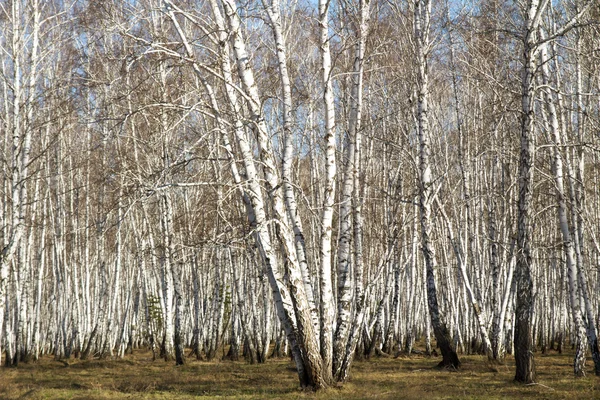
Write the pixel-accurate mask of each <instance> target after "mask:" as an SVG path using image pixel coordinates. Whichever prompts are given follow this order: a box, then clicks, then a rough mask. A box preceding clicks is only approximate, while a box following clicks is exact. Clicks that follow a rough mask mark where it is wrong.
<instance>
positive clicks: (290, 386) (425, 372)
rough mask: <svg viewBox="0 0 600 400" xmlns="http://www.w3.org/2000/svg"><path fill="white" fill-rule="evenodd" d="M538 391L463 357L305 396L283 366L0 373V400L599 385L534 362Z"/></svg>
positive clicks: (371, 369)
mask: <svg viewBox="0 0 600 400" xmlns="http://www.w3.org/2000/svg"><path fill="white" fill-rule="evenodd" d="M535 359H536V363H537V371H538V383H536V384H533V385H522V384H517V383H514V382H513V381H512V379H513V376H514V363H513V360H512V359H511V358H509V359H507V363H506V365H502V366H491V365H490V364H488V362H487V361H486V359H485V358H484V357H482V356H462V357H461V361H462V363H463V365H462V368H461V370H460V371H458V372H453V371H448V370H438V369H436V368H434V367H435V365H436V364H437V362H438V361H439V359H436V358H435V357H433V358H428V357H421V356H412V357H410V358H408V357H399V358H375V359H371V360H368V361H357V362H355V363H354V365H353V367H352V375H351V378H350V380H349V381H348V382H347V383H346V384H344V385H342V386H341V387H338V388H331V389H328V390H325V391H322V392H319V393H312V392H302V391H301V390H300V389H299V387H298V381H297V375H296V373H295V370H294V367H293V364H292V363H291V362H290V361H289V360H287V359H278V360H269V361H268V362H267V363H266V364H263V365H249V364H247V363H244V362H231V361H218V362H201V361H195V360H188V364H187V365H185V366H179V367H177V366H175V365H174V363H166V362H164V361H161V360H157V361H152V360H151V353H149V352H146V351H142V350H140V351H137V352H136V353H135V354H133V355H127V356H126V357H125V358H124V359H121V360H89V361H80V360H67V361H55V360H54V359H53V358H51V357H47V358H44V359H41V360H40V361H38V362H36V363H29V364H20V365H19V366H18V367H17V368H4V367H3V368H0V399H7V400H8V399H86V400H87V399H166V400H170V399H192V398H198V397H203V398H219V399H223V398H229V399H327V400H333V399H420V400H426V399H515V398H526V399H600V377H596V376H595V375H594V374H593V371H592V363H591V361H590V360H588V374H587V376H586V377H584V378H574V376H573V372H572V370H573V368H572V359H573V356H572V354H557V353H554V352H552V353H550V354H547V355H543V354H540V353H536V355H535Z"/></svg>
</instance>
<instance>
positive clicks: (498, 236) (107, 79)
mask: <svg viewBox="0 0 600 400" xmlns="http://www.w3.org/2000/svg"><path fill="white" fill-rule="evenodd" d="M599 21H600V4H599V3H598V2H597V1H594V0H587V1H586V0H563V1H551V0H550V1H549V0H522V1H498V0H471V1H462V0H446V1H431V0H411V1H391V0H335V1H334V0H319V2H318V3H317V2H305V1H304V0H297V1H295V0H291V1H288V0H283V1H280V0H263V1H262V2H260V1H247V2H246V1H244V2H239V1H238V2H236V0H200V1H194V0H181V1H175V0H139V1H136V0H128V1H120V0H105V1H85V0H80V1H62V0H61V1H59V0H47V1H45V0H2V1H0V31H1V34H0V61H1V65H0V68H1V69H0V108H1V110H2V111H1V112H0V161H1V164H0V165H1V168H2V178H1V179H2V182H1V186H0V196H2V201H1V213H0V250H1V253H0V329H1V331H0V338H1V339H0V345H1V354H2V357H3V361H4V362H5V364H6V365H17V364H18V363H20V362H28V361H31V360H35V359H37V358H38V357H40V356H41V355H43V354H53V355H54V356H55V357H56V358H58V359H61V358H69V357H81V358H88V357H101V358H102V357H113V356H116V357H122V356H123V355H124V354H125V353H126V352H127V351H132V350H133V349H135V348H138V347H140V346H149V347H150V348H151V349H152V351H153V352H155V354H156V357H164V358H165V359H166V360H175V361H176V362H177V363H180V364H181V363H184V362H185V358H186V356H187V357H190V356H194V357H198V358H203V359H213V358H215V357H223V356H224V354H225V353H224V352H221V349H227V352H226V357H229V358H232V359H238V358H239V357H246V358H247V359H248V360H249V361H250V362H253V363H254V362H258V363H260V362H264V361H265V360H266V358H267V357H268V356H269V355H270V354H271V351H274V352H275V353H276V354H277V355H283V354H291V356H292V357H293V359H294V360H295V363H296V366H297V369H298V373H299V379H300V382H301V384H302V385H304V386H309V387H315V388H320V387H325V386H329V385H331V384H332V383H333V382H335V381H344V380H345V379H346V378H347V376H348V371H349V369H350V365H351V362H352V359H353V358H354V357H362V356H369V355H373V354H382V353H386V354H397V353H398V352H404V351H406V352H408V353H410V352H411V350H413V346H414V344H415V341H417V340H423V343H424V344H425V349H424V350H425V351H426V352H427V353H430V352H431V351H433V348H434V347H435V346H438V347H440V351H441V353H442V355H443V361H442V362H441V364H442V365H446V366H452V367H456V368H458V367H459V366H460V360H459V355H460V354H464V353H474V352H481V353H483V354H486V355H487V357H488V358H489V359H490V360H492V361H494V362H502V360H503V359H504V357H505V354H506V352H508V353H511V354H514V355H515V357H516V360H517V367H516V368H517V371H516V379H517V380H519V381H523V382H533V381H534V380H535V366H534V361H533V353H532V351H534V350H539V351H542V352H544V351H547V350H549V349H555V348H558V349H562V347H563V346H565V345H570V346H574V347H575V348H576V358H575V361H574V372H575V374H576V375H582V374H583V373H584V372H585V362H586V361H585V358H586V355H589V354H591V355H592V359H593V361H594V365H595V371H596V373H597V374H600V354H599V352H598V341H597V328H598V323H599V319H600V303H599V301H600V298H599V296H598V293H600V238H599V236H600V194H599V191H600V147H599V145H600V136H599V132H600V27H599V26H598V22H599ZM270 345H274V350H273V347H272V346H271V347H270ZM185 347H188V348H189V349H191V353H189V354H186V353H185V351H184V348H185Z"/></svg>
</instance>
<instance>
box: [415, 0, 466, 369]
mask: <svg viewBox="0 0 600 400" xmlns="http://www.w3.org/2000/svg"><path fill="white" fill-rule="evenodd" d="M430 15H431V3H430V1H429V0H415V2H414V37H415V42H416V52H417V77H418V88H417V97H418V104H417V120H418V136H419V175H420V182H419V208H420V213H421V248H422V251H423V258H424V260H425V266H426V274H427V276H426V282H427V305H428V308H429V315H430V318H431V326H432V328H433V333H434V335H435V338H436V340H437V345H438V346H439V348H440V350H441V352H442V357H443V360H442V361H441V362H440V366H444V367H453V368H458V367H460V360H459V359H458V355H457V354H456V351H455V350H454V349H453V348H452V338H451V336H450V332H449V331H448V328H447V326H446V323H445V321H444V316H443V315H442V313H441V311H440V309H439V305H438V299H437V289H436V284H435V277H434V273H435V269H436V268H437V261H436V257H435V250H434V248H433V243H432V238H431V234H432V218H431V206H432V203H433V200H434V195H435V193H434V188H433V180H432V176H431V161H430V157H431V146H430V137H429V136H430V132H429V116H428V112H429V76H428V71H427V57H428V53H429V51H430V50H431V49H430V46H431V44H430V42H429V28H430V26H429V21H430Z"/></svg>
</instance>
